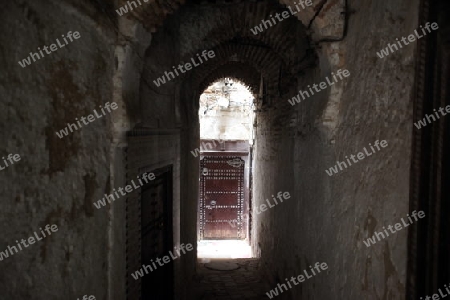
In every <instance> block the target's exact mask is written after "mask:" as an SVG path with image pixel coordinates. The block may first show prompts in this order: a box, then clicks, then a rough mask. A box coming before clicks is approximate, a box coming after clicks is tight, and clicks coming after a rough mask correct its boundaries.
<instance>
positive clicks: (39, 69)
mask: <svg viewBox="0 0 450 300" xmlns="http://www.w3.org/2000/svg"><path fill="white" fill-rule="evenodd" d="M0 15H1V19H2V23H3V24H2V28H3V29H4V30H3V34H2V35H1V37H0V44H1V45H2V56H1V57H0V60H1V62H0V64H1V65H2V72H1V74H0V97H1V98H2V101H1V104H0V105H1V108H0V132H1V134H2V141H3V142H2V144H1V146H0V148H1V155H2V156H3V155H6V154H8V153H18V154H20V156H21V157H22V160H21V161H20V162H18V163H17V164H15V165H14V166H12V167H9V168H8V169H6V170H3V171H1V173H0V178H1V179H0V180H1V183H0V186H1V187H2V191H1V193H0V194H1V196H0V197H1V203H2V209H1V212H2V213H1V214H0V225H1V226H2V228H3V230H2V234H1V236H0V249H1V251H3V250H4V249H6V248H7V246H8V245H11V246H12V245H16V243H15V240H19V241H20V240H21V239H27V238H28V237H30V236H32V235H33V233H34V232H35V231H36V232H40V231H39V228H40V227H44V226H45V225H46V224H57V226H58V228H59V230H58V231H57V232H56V233H53V234H52V235H51V236H50V237H47V238H45V239H44V240H42V241H38V242H36V243H35V244H33V245H30V246H29V247H28V248H25V249H24V250H22V251H20V252H19V253H17V254H14V255H13V256H11V257H9V258H6V259H4V260H3V261H1V262H0V290H1V298H2V299H76V298H77V297H80V296H82V295H85V294H87V295H94V296H95V297H96V298H97V299H105V298H106V295H107V286H108V282H107V278H108V277H107V266H108V263H107V259H108V255H107V253H108V235H107V227H108V209H107V208H104V209H103V210H97V209H96V208H95V207H94V206H93V202H94V201H96V200H98V199H100V198H101V197H103V194H104V192H105V190H106V189H107V182H108V180H109V179H108V178H109V167H110V158H109V157H110V156H109V154H110V153H109V146H110V141H111V131H110V127H111V126H110V119H111V116H110V115H108V114H107V115H106V116H104V117H102V118H100V119H98V120H95V121H94V122H92V123H90V124H89V125H84V126H83V127H82V128H81V129H78V130H76V131H75V132H74V133H69V135H68V136H66V137H64V138H62V139H60V138H58V137H57V136H56V134H55V132H57V131H59V130H61V129H63V128H64V127H65V126H66V125H67V123H75V118H78V119H79V118H81V117H83V116H85V117H86V116H87V115H89V114H91V113H92V112H93V110H94V109H98V108H99V106H104V104H105V103H106V102H108V101H109V102H111V101H112V90H113V89H112V76H113V71H114V64H113V63H112V62H113V61H114V59H113V58H114V52H113V50H114V49H113V47H112V46H111V45H112V44H114V42H115V34H114V31H113V30H112V29H111V28H110V27H109V26H107V24H109V20H107V19H105V18H103V17H101V16H99V15H98V11H97V8H96V7H92V6H91V5H88V4H86V5H84V4H83V5H81V4H80V5H77V6H71V5H68V4H65V3H64V2H61V1H26V2H22V1H21V2H20V3H19V2H8V3H3V10H2V11H1V13H0ZM94 16H95V17H94ZM94 18H95V21H94ZM69 31H72V32H74V31H78V32H79V33H80V35H81V37H80V38H79V39H78V40H74V41H73V42H69V44H68V45H65V46H64V47H63V48H60V49H58V50H56V51H55V52H52V53H51V54H45V55H44V57H43V58H41V59H40V60H37V61H36V62H32V63H31V65H29V66H27V67H25V68H22V67H21V66H20V65H19V64H18V61H19V60H22V59H24V58H26V57H27V56H28V55H29V53H30V52H31V51H32V52H37V49H38V47H41V49H42V47H43V46H44V45H46V46H50V44H53V43H56V39H57V38H59V40H60V42H63V40H62V39H61V35H63V34H64V35H67V32H69Z"/></svg>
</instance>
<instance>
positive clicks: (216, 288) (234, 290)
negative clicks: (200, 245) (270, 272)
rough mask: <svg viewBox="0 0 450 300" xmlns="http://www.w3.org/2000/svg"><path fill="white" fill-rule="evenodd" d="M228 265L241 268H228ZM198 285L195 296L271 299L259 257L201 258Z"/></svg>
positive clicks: (201, 298) (200, 298) (225, 299)
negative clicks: (228, 269)
mask: <svg viewBox="0 0 450 300" xmlns="http://www.w3.org/2000/svg"><path fill="white" fill-rule="evenodd" d="M212 268H214V269H212ZM227 268H237V269H234V270H230V271H227V270H226V269H227ZM217 269H224V270H217ZM194 286H195V287H194V288H195V289H196V291H195V293H196V294H197V297H198V298H197V299H195V300H228V299H243V300H264V299H266V300H267V299H268V298H267V296H266V295H265V293H266V292H267V291H268V290H269V286H268V284H267V282H264V275H263V274H262V273H261V269H260V260H259V259H256V258H247V259H243V258H242V259H211V260H210V261H209V262H207V263H206V262H203V263H202V262H201V261H199V262H198V264H197V275H196V277H195V281H194ZM192 300H194V299H192Z"/></svg>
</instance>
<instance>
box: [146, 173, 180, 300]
mask: <svg viewBox="0 0 450 300" xmlns="http://www.w3.org/2000/svg"><path fill="white" fill-rule="evenodd" d="M154 173H155V176H156V178H155V180H153V181H151V182H149V184H147V185H145V186H143V187H142V194H141V195H142V196H141V200H142V201H141V211H142V214H141V226H142V230H141V236H142V249H141V254H142V257H141V259H142V263H143V264H146V265H150V266H151V265H152V263H151V260H152V259H153V262H155V261H156V258H162V257H164V256H166V255H168V253H169V251H170V250H172V249H173V237H172V170H171V168H166V169H162V170H157V171H155V172H154ZM142 299H143V300H149V299H152V300H163V299H164V300H171V299H173V262H170V263H168V264H164V265H163V266H159V265H157V269H155V270H153V271H152V272H149V274H147V275H145V276H144V277H142Z"/></svg>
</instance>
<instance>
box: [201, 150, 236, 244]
mask: <svg viewBox="0 0 450 300" xmlns="http://www.w3.org/2000/svg"><path fill="white" fill-rule="evenodd" d="M230 161H232V162H233V163H230ZM244 166H245V162H244V160H242V159H241V158H239V157H237V156H206V157H204V158H203V159H202V160H201V162H200V170H201V175H200V181H201V182H200V237H201V239H245V230H244V228H243V217H244Z"/></svg>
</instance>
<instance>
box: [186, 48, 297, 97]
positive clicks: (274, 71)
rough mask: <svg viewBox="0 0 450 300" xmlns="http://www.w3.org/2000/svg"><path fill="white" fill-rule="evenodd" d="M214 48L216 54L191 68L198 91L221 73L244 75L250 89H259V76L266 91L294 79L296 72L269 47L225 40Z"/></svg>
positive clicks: (270, 92)
mask: <svg viewBox="0 0 450 300" xmlns="http://www.w3.org/2000/svg"><path fill="white" fill-rule="evenodd" d="M213 50H214V52H215V53H216V57H215V58H213V59H211V60H210V61H208V62H207V63H205V64H203V65H201V66H199V67H198V68H196V69H195V70H193V73H192V76H190V77H189V80H190V82H191V85H192V86H194V87H198V89H197V91H198V92H201V91H202V88H203V87H205V84H207V83H211V82H213V81H214V80H215V79H217V78H220V77H224V76H228V77H236V78H241V79H244V81H245V82H247V83H248V85H249V86H250V87H251V88H252V90H253V91H258V88H259V84H260V80H261V77H262V78H263V79H264V81H265V85H266V87H267V93H269V94H272V95H276V94H277V93H278V92H279V87H280V86H283V87H284V88H286V87H289V86H291V85H292V84H295V83H296V77H295V76H294V75H295V73H294V72H292V70H291V69H290V68H289V66H288V65H286V64H285V62H284V61H283V59H282V58H281V57H280V56H279V55H278V54H277V53H276V52H274V51H273V50H272V49H271V48H268V47H258V46H250V45H238V44H234V43H224V44H222V45H220V46H219V47H216V48H215V49H213ZM286 90H287V89H286Z"/></svg>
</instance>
